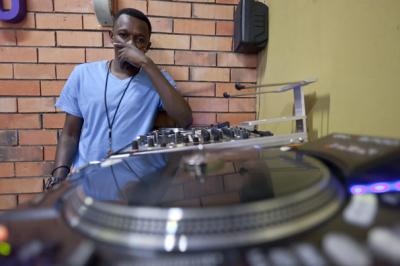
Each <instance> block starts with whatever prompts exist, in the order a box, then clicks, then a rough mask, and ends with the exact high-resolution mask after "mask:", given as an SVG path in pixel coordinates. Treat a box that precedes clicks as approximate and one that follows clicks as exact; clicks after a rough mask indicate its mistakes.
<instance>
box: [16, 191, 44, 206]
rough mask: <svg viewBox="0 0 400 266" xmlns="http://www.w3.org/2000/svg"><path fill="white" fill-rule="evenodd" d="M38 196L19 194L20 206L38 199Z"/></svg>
mask: <svg viewBox="0 0 400 266" xmlns="http://www.w3.org/2000/svg"><path fill="white" fill-rule="evenodd" d="M38 195H39V194H38V193H30V194H19V195H18V204H24V203H27V202H30V201H32V200H33V199H34V198H36V197H37V196H38Z"/></svg>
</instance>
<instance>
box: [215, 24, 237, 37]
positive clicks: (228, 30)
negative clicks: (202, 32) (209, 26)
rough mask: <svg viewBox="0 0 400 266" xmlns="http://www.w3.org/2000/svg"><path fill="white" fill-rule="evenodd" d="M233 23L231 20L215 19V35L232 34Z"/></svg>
mask: <svg viewBox="0 0 400 266" xmlns="http://www.w3.org/2000/svg"><path fill="white" fill-rule="evenodd" d="M233 30H234V23H233V22H232V21H217V31H216V35H223V36H232V35H233Z"/></svg>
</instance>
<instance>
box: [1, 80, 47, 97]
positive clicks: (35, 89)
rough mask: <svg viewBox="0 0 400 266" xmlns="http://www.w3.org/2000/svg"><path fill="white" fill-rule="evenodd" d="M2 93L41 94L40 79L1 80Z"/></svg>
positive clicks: (17, 94) (13, 94)
mask: <svg viewBox="0 0 400 266" xmlns="http://www.w3.org/2000/svg"><path fill="white" fill-rule="evenodd" d="M0 95H1V96H6V95H12V96H35V95H40V86H39V81H38V80H29V81H28V80H2V81H1V82H0Z"/></svg>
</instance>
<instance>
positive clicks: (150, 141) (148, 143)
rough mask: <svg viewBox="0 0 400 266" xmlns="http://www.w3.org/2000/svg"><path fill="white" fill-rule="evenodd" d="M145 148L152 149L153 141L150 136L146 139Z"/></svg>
mask: <svg viewBox="0 0 400 266" xmlns="http://www.w3.org/2000/svg"><path fill="white" fill-rule="evenodd" d="M147 146H148V147H154V139H153V137H152V136H148V137H147Z"/></svg>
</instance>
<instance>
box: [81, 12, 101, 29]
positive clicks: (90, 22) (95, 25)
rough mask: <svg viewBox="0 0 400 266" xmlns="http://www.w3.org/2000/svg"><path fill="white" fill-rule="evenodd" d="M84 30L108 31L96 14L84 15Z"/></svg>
mask: <svg viewBox="0 0 400 266" xmlns="http://www.w3.org/2000/svg"><path fill="white" fill-rule="evenodd" d="M83 29H85V30H101V29H106V28H103V26H101V24H100V23H99V21H98V20H97V18H96V15H94V14H86V15H83Z"/></svg>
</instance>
